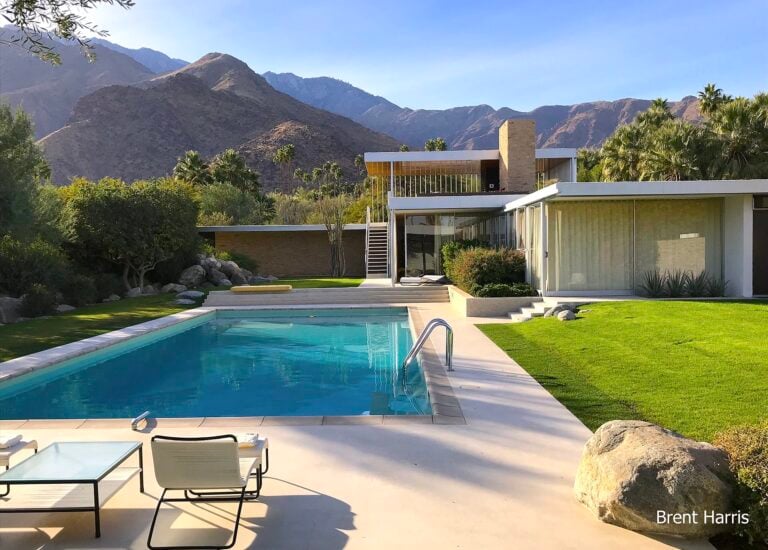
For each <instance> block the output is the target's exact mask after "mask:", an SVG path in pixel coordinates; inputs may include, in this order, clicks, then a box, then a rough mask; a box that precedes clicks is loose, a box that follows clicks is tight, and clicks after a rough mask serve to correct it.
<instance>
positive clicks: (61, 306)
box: [56, 304, 75, 313]
mask: <svg viewBox="0 0 768 550" xmlns="http://www.w3.org/2000/svg"><path fill="white" fill-rule="evenodd" d="M56 311H58V312H59V313H66V312H68V311H75V307H74V306H70V305H68V304H59V305H58V306H56Z"/></svg>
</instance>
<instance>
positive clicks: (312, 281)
mask: <svg viewBox="0 0 768 550" xmlns="http://www.w3.org/2000/svg"><path fill="white" fill-rule="evenodd" d="M362 282H363V279H355V278H349V277H347V278H338V277H337V278H332V277H300V278H296V279H278V280H277V281H272V282H271V283H259V284H263V285H291V286H293V288H345V287H354V286H360V283H362Z"/></svg>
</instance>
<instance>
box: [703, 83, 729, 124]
mask: <svg viewBox="0 0 768 550" xmlns="http://www.w3.org/2000/svg"><path fill="white" fill-rule="evenodd" d="M732 100H733V98H732V97H731V96H729V95H725V94H724V93H723V90H722V89H720V88H718V87H717V86H715V85H714V84H712V83H709V84H707V85H706V86H704V89H703V90H702V91H700V92H699V110H700V111H701V114H703V115H707V116H711V115H712V114H714V113H715V112H716V111H717V110H718V109H719V108H720V106H721V105H723V104H724V103H728V102H729V101H732Z"/></svg>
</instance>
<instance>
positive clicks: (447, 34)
mask: <svg viewBox="0 0 768 550" xmlns="http://www.w3.org/2000/svg"><path fill="white" fill-rule="evenodd" d="M89 17H90V19H91V20H92V21H93V22H95V23H97V24H98V25H99V26H100V27H102V28H105V29H107V30H109V31H110V37H109V39H110V40H112V41H114V42H117V43H119V44H122V45H124V46H128V47H140V46H147V47H150V48H154V49H157V50H160V51H163V52H165V53H167V54H169V55H171V56H173V57H180V58H183V59H187V60H189V61H194V60H195V59H198V58H199V57H201V56H202V55H204V54H206V53H208V52H212V51H219V52H224V53H228V54H231V55H234V56H235V57H238V58H240V59H242V60H243V61H245V62H246V63H248V65H249V66H250V67H251V68H252V69H254V70H255V71H257V72H260V73H261V72H265V71H268V70H271V71H275V72H293V73H296V74H298V75H301V76H333V77H335V78H340V79H342V80H345V81H347V82H350V83H352V84H353V85H355V86H357V87H360V88H363V89H364V90H367V91H369V92H371V93H374V94H378V95H381V96H384V97H386V98H387V99H389V100H390V101H393V102H395V103H397V104H398V105H401V106H405V107H411V108H447V107H455V106H460V105H476V104H482V103H486V104H489V105H491V106H493V107H495V108H499V107H511V108H513V109H518V110H529V109H532V108H535V107H537V106H540V105H550V104H571V103H578V102H583V101H594V100H600V99H605V100H612V99H619V98H624V97H641V98H654V97H665V98H668V99H670V100H676V99H680V98H681V97H683V96H685V95H693V94H695V93H696V92H697V91H698V90H700V89H701V88H702V87H703V86H704V84H706V83H707V82H716V83H717V85H718V86H720V87H721V88H723V89H724V90H725V91H726V92H728V93H731V94H735V95H753V94H754V93H756V92H758V91H761V90H763V91H765V90H768V2H766V0H743V1H742V0H728V1H719V2H716V1H709V0H699V1H695V2H694V1H687V2H683V1H677V0H668V1H666V2H660V1H655V0H646V1H621V0H617V1H612V2H608V1H606V2H589V1H580V2H568V1H561V0H549V1H548V2H518V1H514V0H508V1H478V0H476V1H473V2H468V1H454V0H441V1H432V0H429V1H418V0H411V1H401V0H393V1H386V2H383V1H379V2H374V1H368V0H366V1H357V2H355V1H352V0H349V1H346V0H314V1H308V0H293V1H286V0H282V1H266V0H264V1H263V0H136V6H135V7H134V8H132V9H131V10H129V11H125V10H122V9H120V8H114V7H113V8H109V7H103V8H99V9H98V10H96V11H94V12H92V13H91V14H90V16H89Z"/></svg>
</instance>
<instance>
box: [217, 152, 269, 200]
mask: <svg viewBox="0 0 768 550" xmlns="http://www.w3.org/2000/svg"><path fill="white" fill-rule="evenodd" d="M211 177H212V178H213V181H214V183H229V184H231V185H234V186H235V187H237V188H238V189H241V190H243V191H246V192H248V193H253V194H258V192H259V174H257V173H256V172H254V171H253V170H251V169H250V168H248V165H247V164H246V163H245V159H244V158H243V157H242V156H240V154H239V153H238V152H237V151H235V150H234V149H227V150H226V151H224V152H223V153H219V154H218V155H216V156H215V157H213V160H211Z"/></svg>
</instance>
